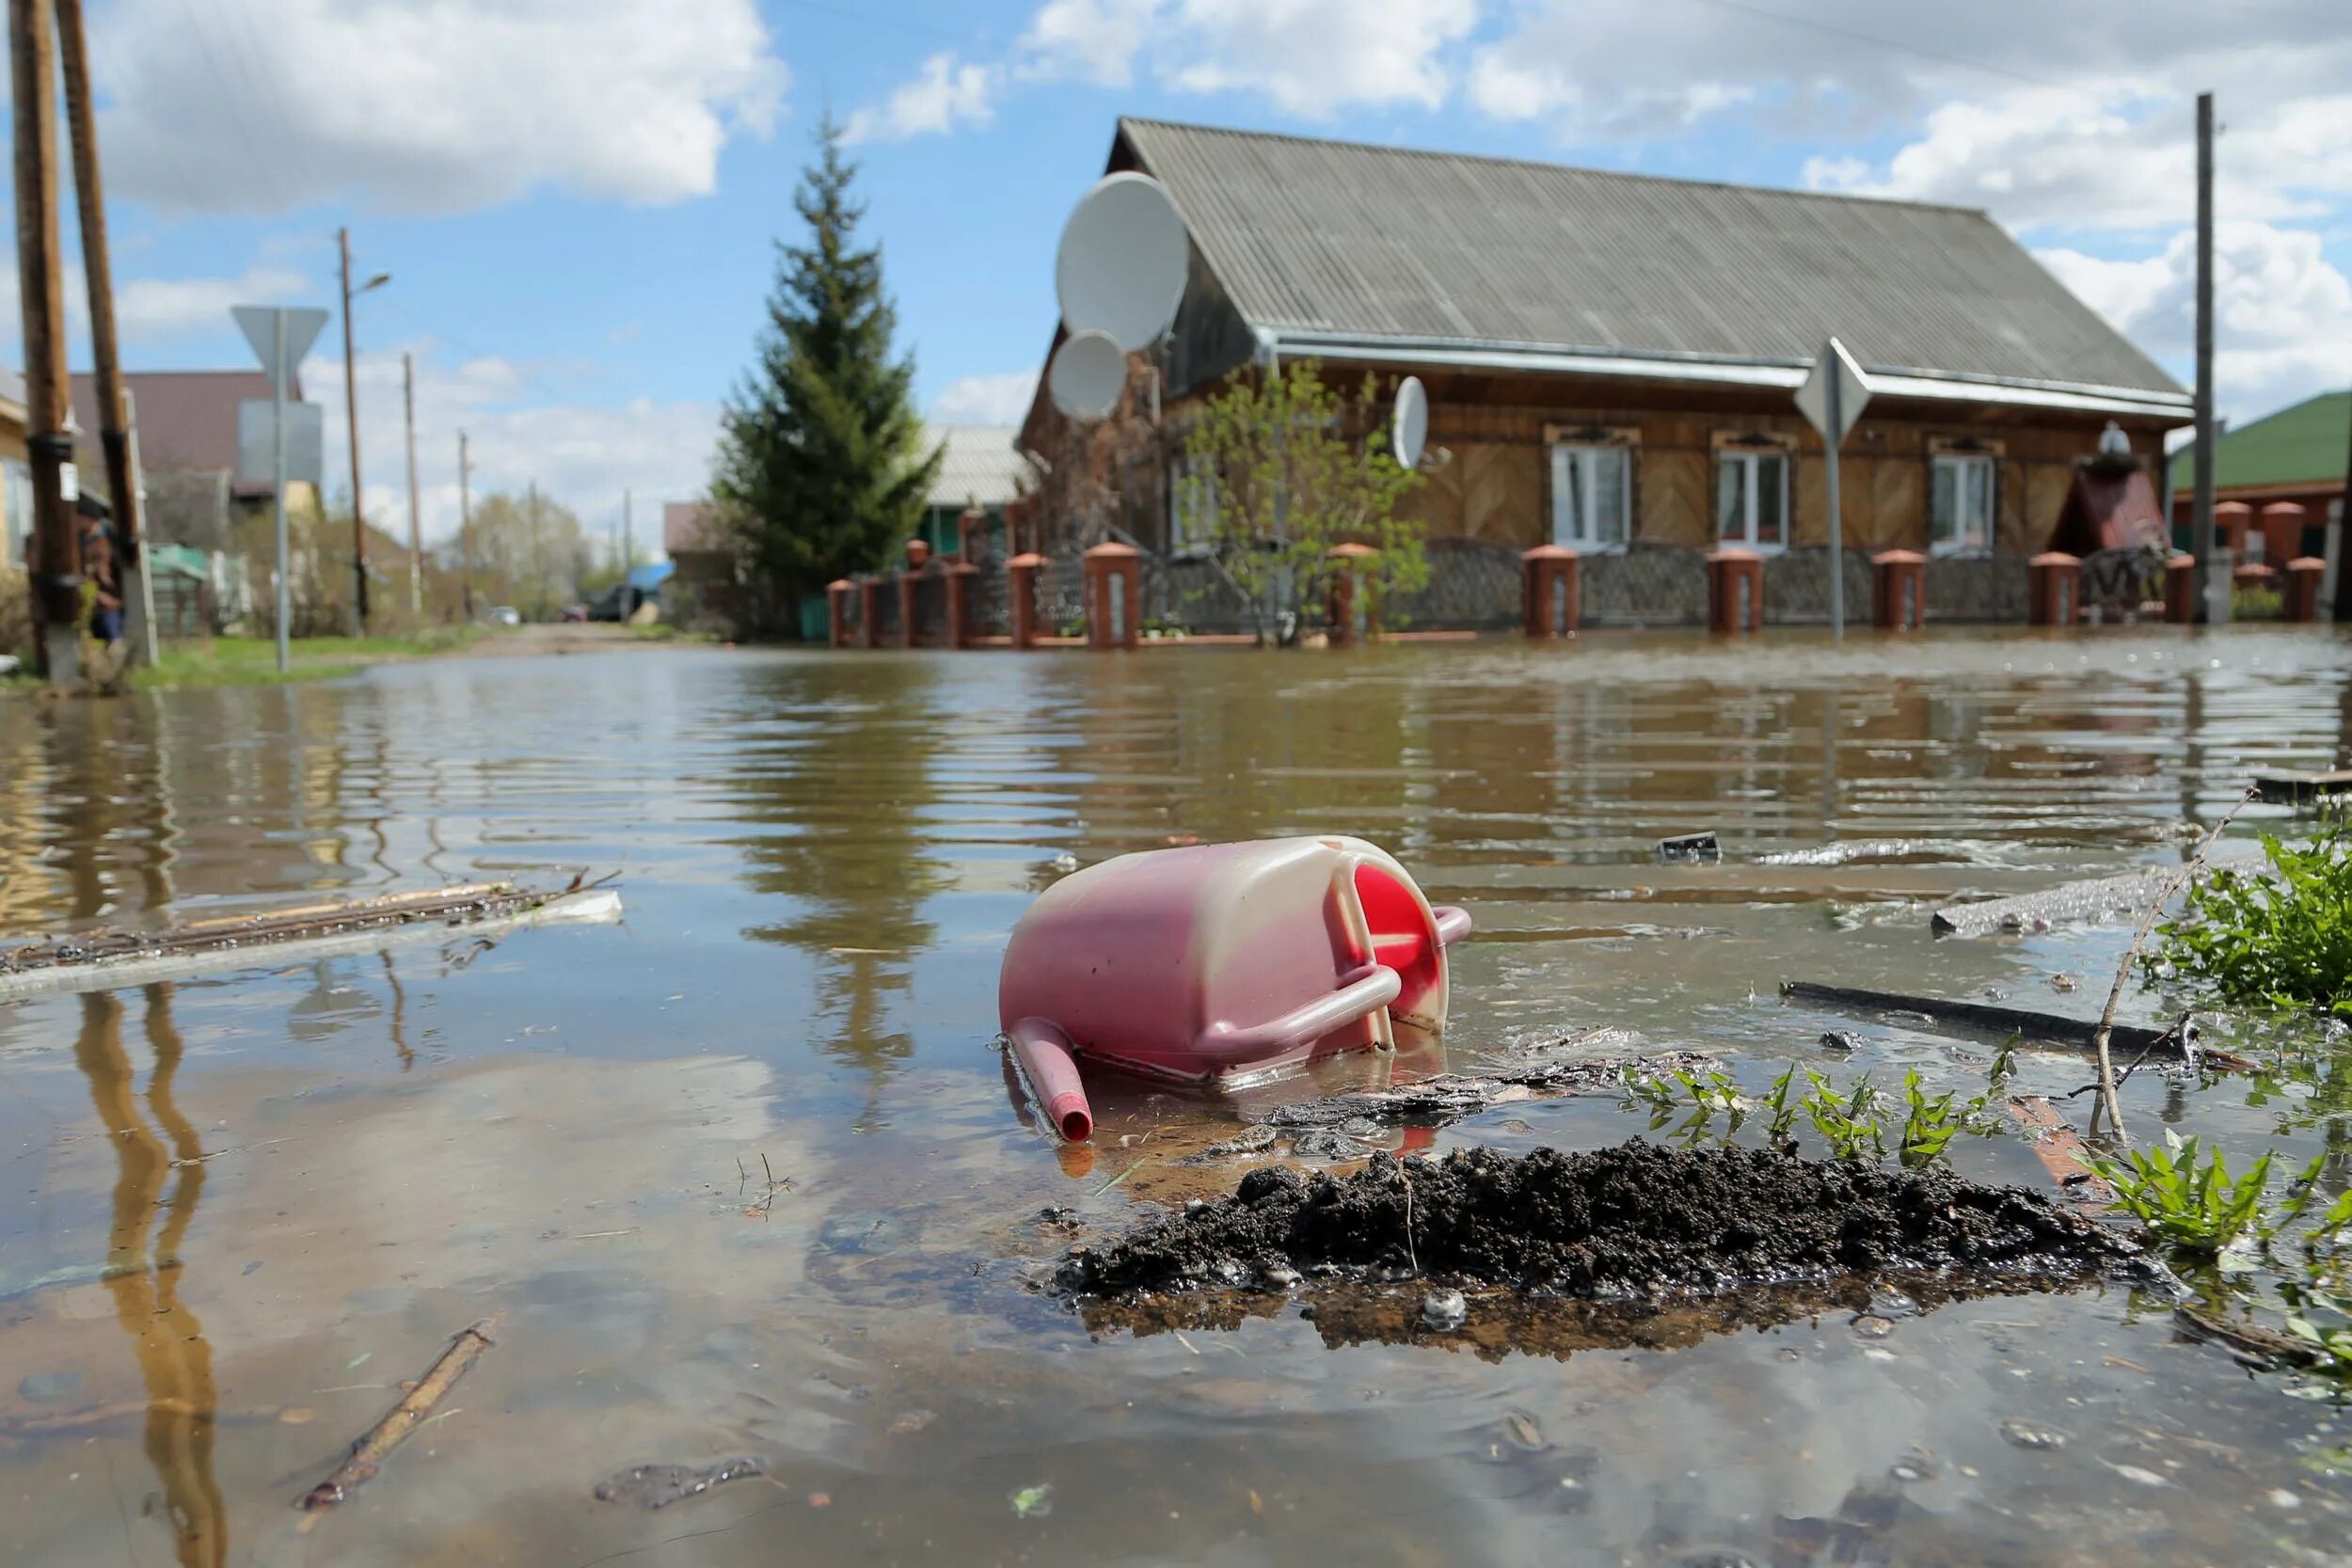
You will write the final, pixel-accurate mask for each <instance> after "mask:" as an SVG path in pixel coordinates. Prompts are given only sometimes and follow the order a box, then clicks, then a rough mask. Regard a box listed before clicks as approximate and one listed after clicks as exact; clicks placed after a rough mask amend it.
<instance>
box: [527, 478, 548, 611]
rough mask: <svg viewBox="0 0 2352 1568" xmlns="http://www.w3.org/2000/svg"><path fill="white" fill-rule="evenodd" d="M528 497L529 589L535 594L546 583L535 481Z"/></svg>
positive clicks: (536, 484) (537, 488) (537, 485)
mask: <svg viewBox="0 0 2352 1568" xmlns="http://www.w3.org/2000/svg"><path fill="white" fill-rule="evenodd" d="M529 495H530V503H531V510H530V511H529V512H528V513H527V514H525V515H527V516H529V517H530V519H531V589H532V593H534V594H536V593H537V592H538V591H539V589H540V588H541V586H542V585H544V584H545V582H546V581H547V573H546V571H545V569H544V568H545V566H546V560H545V554H544V552H543V551H542V549H541V548H540V539H539V482H538V481H537V480H535V479H534V480H532V482H531V489H530V492H529Z"/></svg>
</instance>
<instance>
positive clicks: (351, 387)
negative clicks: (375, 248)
mask: <svg viewBox="0 0 2352 1568" xmlns="http://www.w3.org/2000/svg"><path fill="white" fill-rule="evenodd" d="M335 244H336V245H337V247H338V248H339V249H341V250H342V258H343V416H344V418H345V420H347V421H348V422H349V423H350V425H351V583H352V600H351V635H352V636H354V637H365V636H366V635H367V634H368V509H367V508H366V506H364V505H363V504H361V500H360V491H359V376H358V365H357V363H355V362H354V359H353V356H354V354H355V353H356V352H357V351H356V350H355V349H354V348H353V346H352V336H351V230H348V229H338V230H335Z"/></svg>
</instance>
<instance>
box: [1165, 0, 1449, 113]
mask: <svg viewBox="0 0 2352 1568" xmlns="http://www.w3.org/2000/svg"><path fill="white" fill-rule="evenodd" d="M1477 20H1478V7H1477V4H1476V0H1176V3H1175V5H1174V8H1173V9H1172V10H1171V11H1170V13H1169V15H1168V22H1169V23H1170V24H1172V31H1173V38H1172V40H1171V43H1172V49H1173V53H1174V64H1173V66H1172V69H1171V71H1170V74H1171V77H1172V80H1173V81H1174V83H1175V85H1176V86H1177V87H1182V88H1184V90H1186V91H1190V92H1232V91H1243V92H1254V93H1262V94H1263V95H1264V96H1265V97H1267V98H1269V99H1271V100H1272V101H1273V102H1274V104H1275V106H1276V107H1278V108H1279V109H1282V110H1284V111H1285V112H1287V113H1290V114H1295V115H1300V116H1304V117H1307V118H1309V119H1326V118H1327V117H1329V116H1330V115H1331V114H1332V113H1333V112H1334V111H1336V110H1339V109H1342V108H1345V107H1348V106H1349V105H1352V104H1359V103H1419V104H1421V105H1422V107H1424V108H1431V109H1434V108H1437V107H1438V106H1439V105H1440V104H1442V103H1444V102H1445V100H1446V97H1447V94H1448V92H1449V90H1450V89H1451V87H1452V78H1451V73H1450V72H1449V71H1447V69H1446V67H1445V64H1444V62H1443V61H1442V60H1441V59H1440V57H1439V56H1440V55H1441V53H1442V51H1443V50H1444V49H1445V48H1446V46H1448V45H1450V44H1453V43H1455V42H1457V41H1458V40H1461V39H1463V38H1464V37H1466V36H1467V35H1468V34H1469V32H1470V28H1471V27H1472V25H1474V24H1476V22H1477Z"/></svg>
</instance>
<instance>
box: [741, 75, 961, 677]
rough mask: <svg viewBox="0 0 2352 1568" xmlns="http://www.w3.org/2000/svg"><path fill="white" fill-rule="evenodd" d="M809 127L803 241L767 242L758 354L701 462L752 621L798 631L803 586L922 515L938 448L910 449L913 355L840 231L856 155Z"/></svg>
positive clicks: (751, 627) (859, 213) (833, 135)
mask: <svg viewBox="0 0 2352 1568" xmlns="http://www.w3.org/2000/svg"><path fill="white" fill-rule="evenodd" d="M817 139H818V148H819V149H820V154H819V157H818V162H817V163H816V164H815V165H814V166H811V167H809V168H807V169H805V170H803V174H802V182H801V188H800V190H799V191H798V192H796V193H795V195H794V197H793V205H794V207H795V208H796V209H797V210H798V211H799V213H800V214H801V217H802V218H803V220H804V221H805V222H806V223H807V225H808V239H807V243H806V244H804V245H782V244H779V245H778V246H777V251H778V261H777V267H776V282H775V288H774V290H773V292H772V293H771V294H770V296H769V302H768V325H767V326H766V328H765V329H764V330H763V331H762V333H761V335H760V340H759V344H758V359H757V362H756V363H755V365H754V367H753V368H752V370H751V371H750V372H748V373H747V374H746V375H745V376H744V378H743V380H742V382H741V384H740V385H739V387H738V388H737V389H736V392H735V395H734V396H733V397H732V398H731V399H730V400H729V401H728V404H727V407H726V410H725V413H724V415H723V417H722V420H721V423H720V436H719V452H718V457H717V461H716V464H715V467H714V469H713V472H712V475H711V483H710V498H711V501H712V504H713V508H714V511H715V513H716V515H717V518H718V524H719V530H720V533H721V536H722V537H723V539H724V540H725V541H726V543H727V546H728V548H729V550H730V551H731V553H732V554H733V555H734V557H735V560H736V564H737V570H738V575H739V580H740V582H741V585H742V593H741V595H740V598H739V613H740V615H741V617H742V620H743V623H744V625H743V629H744V630H746V631H748V632H753V633H769V634H775V633H784V634H787V635H793V634H797V630H798V626H799V606H800V601H801V600H802V598H803V597H804V596H805V595H807V594H815V593H818V592H821V591H822V590H823V588H824V586H825V584H826V583H827V582H829V581H831V580H833V579H834V578H838V577H844V576H848V575H850V574H851V573H854V572H862V571H871V570H873V569H875V568H876V567H879V566H880V565H882V562H883V560H884V558H885V557H886V556H887V555H888V553H889V552H890V550H891V548H892V547H893V546H896V545H898V542H899V541H901V540H902V539H904V538H906V537H907V536H908V535H909V534H911V533H913V532H914V530H915V528H916V525H917V524H919V523H920V522H921V520H922V515H923V505H924V501H925V499H926V497H927V496H928V494H929V492H930V486H931V482H932V480H933V479H934V478H935V477H937V475H938V472H939V465H940V462H941V460H942V457H943V456H944V449H933V450H932V451H930V452H928V453H927V452H926V451H924V450H923V429H922V424H921V422H920V421H919V420H917V419H916V418H915V415H914V404H913V402H912V401H911V392H912V388H913V385H914V360H913V359H912V358H901V359H897V360H894V359H893V358H892V357H891V337H892V334H893V332H894V331H895V330H896V328H897V325H898V313H897V311H896V310H895V309H894V308H893V307H892V305H891V303H890V299H889V296H888V295H886V294H885V293H883V292H882V253H881V251H880V250H878V249H870V248H869V249H865V250H860V249H858V248H856V247H855V245H853V244H852V236H853V235H854V233H855V231H856V229H857V224H858V221H859V219H860V218H862V217H863V216H864V215H865V210H864V208H862V207H860V206H858V205H857V204H855V203H854V202H852V201H851V200H850V181H851V180H852V179H853V178H854V176H855V175H856V173H857V166H856V165H854V164H851V163H849V162H848V161H846V160H845V159H844V158H843V157H842V156H841V133H840V128H839V127H838V126H836V125H835V124H834V122H833V120H832V119H831V118H830V117H828V118H827V119H826V120H825V121H824V123H823V124H822V125H821V126H819V127H818V133H817Z"/></svg>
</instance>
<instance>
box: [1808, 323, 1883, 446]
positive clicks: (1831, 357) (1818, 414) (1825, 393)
mask: <svg viewBox="0 0 2352 1568" xmlns="http://www.w3.org/2000/svg"><path fill="white" fill-rule="evenodd" d="M1869 401H1870V382H1869V378H1868V377H1867V376H1865V375H1864V374H1863V373H1862V367H1861V366H1859V365H1857V364H1855V363H1854V362H1853V356H1852V355H1851V354H1848V353H1847V352H1846V345H1845V344H1843V343H1841V342H1839V341H1837V340H1836V339H1835V338H1832V339H1831V340H1830V341H1828V342H1827V343H1824V344H1823V345H1822V346H1821V356H1820V358H1819V359H1816V360H1815V361H1813V373H1812V374H1811V375H1808V376H1806V377H1805V378H1804V386H1802V387H1800V388H1797V411H1798V412H1799V413H1801V414H1803V415H1804V417H1805V418H1806V419H1807V420H1810V421H1812V424H1813V428H1814V429H1816V430H1818V431H1820V433H1821V439H1822V440H1824V441H1827V442H1828V443H1829V444H1830V445H1831V446H1833V447H1835V446H1839V445H1842V444H1843V443H1844V442H1845V439H1846V435H1847V433H1848V432H1849V431H1851V430H1852V429H1853V427H1854V424H1855V422H1856V421H1858V420H1860V419H1861V418H1862V405H1863V404H1866V403H1868V402H1869Z"/></svg>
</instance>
